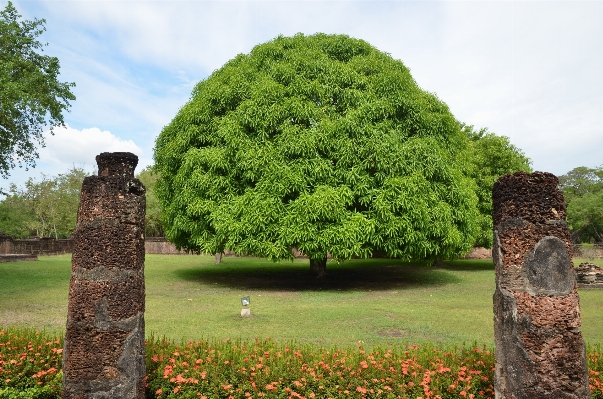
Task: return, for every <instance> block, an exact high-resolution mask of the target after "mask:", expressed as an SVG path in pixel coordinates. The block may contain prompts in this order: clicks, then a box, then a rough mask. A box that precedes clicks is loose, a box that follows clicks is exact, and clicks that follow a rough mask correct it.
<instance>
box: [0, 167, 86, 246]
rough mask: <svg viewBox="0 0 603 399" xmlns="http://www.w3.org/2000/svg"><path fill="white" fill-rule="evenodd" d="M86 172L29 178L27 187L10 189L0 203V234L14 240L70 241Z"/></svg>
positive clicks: (77, 171)
mask: <svg viewBox="0 0 603 399" xmlns="http://www.w3.org/2000/svg"><path fill="white" fill-rule="evenodd" d="M84 177H86V172H85V171H84V170H83V169H81V168H76V167H73V168H72V169H71V170H69V171H68V172H67V173H64V174H59V175H58V176H54V177H52V176H47V175H44V174H42V179H41V180H40V181H36V180H35V179H33V178H29V179H28V180H27V182H26V183H25V186H24V187H17V186H16V185H14V184H13V185H11V188H10V193H9V195H8V196H7V197H6V198H5V199H4V200H3V201H1V202H0V231H3V232H5V233H7V234H9V235H11V236H13V237H15V238H28V237H29V236H31V235H36V236H38V237H54V238H67V237H70V236H71V235H72V234H73V232H74V231H75V226H76V218H77V209H78V206H79V201H80V190H81V188H82V181H83V180H84Z"/></svg>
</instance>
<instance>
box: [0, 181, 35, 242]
mask: <svg viewBox="0 0 603 399" xmlns="http://www.w3.org/2000/svg"><path fill="white" fill-rule="evenodd" d="M15 190H16V187H15V186H14V185H13V186H11V193H10V194H9V195H7V196H6V197H5V198H4V199H3V200H2V201H0V232H3V233H6V234H8V235H10V236H11V237H13V238H29V237H30V236H31V235H33V234H35V230H33V231H32V230H30V229H29V227H28V226H29V225H30V222H31V221H32V220H35V218H36V215H35V214H34V213H33V211H32V210H31V208H30V207H29V206H28V205H27V203H26V200H25V198H23V197H22V196H20V195H18V194H16V193H15Z"/></svg>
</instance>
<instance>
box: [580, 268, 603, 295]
mask: <svg viewBox="0 0 603 399" xmlns="http://www.w3.org/2000/svg"><path fill="white" fill-rule="evenodd" d="M576 278H577V279H578V287H579V288H583V289H586V290H597V289H598V290H603V269H602V268H601V267H600V266H597V265H595V264H592V263H589V262H584V263H580V266H578V267H577V268H576Z"/></svg>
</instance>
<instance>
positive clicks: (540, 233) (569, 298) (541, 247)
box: [492, 172, 590, 399]
mask: <svg viewBox="0 0 603 399" xmlns="http://www.w3.org/2000/svg"><path fill="white" fill-rule="evenodd" d="M557 184H558V180H557V177H555V176H554V175H552V174H550V173H542V172H536V173H532V174H528V173H525V172H517V173H514V174H511V175H505V176H503V177H501V178H500V179H499V180H498V181H497V182H496V183H495V185H494V189H493V193H492V197H493V205H494V215H493V216H494V248H493V251H492V252H493V258H494V264H495V270H496V292H495V294H494V333H495V343H496V371H495V390H496V397H497V398H506V399H520V398H526V399H527V398H530V399H539V398H542V399H544V398H559V399H560V398H576V399H578V398H584V399H586V398H590V391H589V386H588V369H587V365H586V356H585V346H584V340H583V338H582V334H581V332H580V324H581V321H580V306H579V298H578V292H577V284H576V275H575V273H574V271H573V265H572V262H571V253H572V252H571V251H572V245H571V241H570V234H569V230H568V228H567V224H566V222H565V216H566V214H565V205H564V201H563V194H562V193H561V192H560V191H559V190H558V189H557Z"/></svg>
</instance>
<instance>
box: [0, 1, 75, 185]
mask: <svg viewBox="0 0 603 399" xmlns="http://www.w3.org/2000/svg"><path fill="white" fill-rule="evenodd" d="M20 18H21V15H19V14H18V13H17V10H16V9H15V7H14V6H13V4H12V3H11V2H10V1H9V2H8V4H7V6H6V7H5V8H4V10H2V11H0V175H1V176H3V177H4V178H7V177H8V175H9V170H10V169H12V168H14V167H15V164H18V165H19V166H21V165H22V164H24V165H25V166H26V167H27V166H33V165H34V164H35V159H36V158H38V153H37V149H36V146H37V145H41V146H44V138H43V135H42V133H43V131H44V130H45V129H47V128H50V129H51V133H52V128H54V127H56V126H64V125H65V122H64V120H63V111H65V110H68V108H69V107H70V104H69V102H68V101H69V100H75V96H74V95H73V93H71V91H70V88H71V87H74V86H75V84H74V83H61V82H59V81H58V80H57V79H58V76H59V68H60V66H59V60H58V59H57V58H56V57H50V56H47V55H41V54H38V52H42V51H43V45H42V44H41V43H40V42H39V41H38V40H37V39H36V38H37V37H38V36H39V35H40V34H41V33H42V32H44V31H45V29H46V28H45V27H44V24H45V22H46V21H45V20H44V19H41V20H39V19H35V20H33V21H19V20H20Z"/></svg>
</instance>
